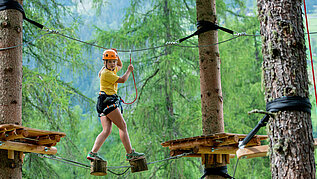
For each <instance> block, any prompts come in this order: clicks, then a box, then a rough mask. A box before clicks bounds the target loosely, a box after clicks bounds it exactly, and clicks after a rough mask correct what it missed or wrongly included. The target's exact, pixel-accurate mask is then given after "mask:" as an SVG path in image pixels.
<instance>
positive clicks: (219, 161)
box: [216, 154, 222, 163]
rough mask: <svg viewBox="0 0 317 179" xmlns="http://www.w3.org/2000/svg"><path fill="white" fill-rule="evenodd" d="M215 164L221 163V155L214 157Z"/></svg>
mask: <svg viewBox="0 0 317 179" xmlns="http://www.w3.org/2000/svg"><path fill="white" fill-rule="evenodd" d="M216 162H217V163H222V154H219V155H216Z"/></svg>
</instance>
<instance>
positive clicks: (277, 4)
mask: <svg viewBox="0 0 317 179" xmlns="http://www.w3.org/2000/svg"><path fill="white" fill-rule="evenodd" d="M301 2H302V1H301V0H292V1H291V0H258V11H259V20H260V23H261V35H262V41H263V42H262V44H263V45H262V47H263V48H262V53H263V58H264V59H263V73H264V84H265V100H266V102H269V101H272V100H274V99H276V98H280V97H282V96H301V97H308V96H309V91H308V74H307V64H306V52H305V50H306V47H305V38H304V31H303V29H304V27H303V18H302V9H301ZM268 135H269V138H270V158H271V166H272V168H271V171H272V178H273V179H274V178H278V179H280V178H315V160H314V146H313V135H312V122H311V116H310V114H309V113H306V112H299V111H283V112H279V113H277V116H276V117H275V118H274V119H272V118H271V119H270V121H269V133H268Z"/></svg>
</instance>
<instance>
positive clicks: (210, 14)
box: [196, 0, 225, 178]
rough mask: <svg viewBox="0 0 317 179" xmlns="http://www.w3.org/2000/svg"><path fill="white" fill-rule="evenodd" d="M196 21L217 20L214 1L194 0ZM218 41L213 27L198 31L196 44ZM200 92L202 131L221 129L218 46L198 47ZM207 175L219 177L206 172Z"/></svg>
mask: <svg viewBox="0 0 317 179" xmlns="http://www.w3.org/2000/svg"><path fill="white" fill-rule="evenodd" d="M196 10H197V21H201V20H205V21H211V22H213V23H217V16H216V1H215V0H197V1H196ZM217 42H218V32H217V31H216V30H213V31H209V32H205V33H202V34H200V35H199V36H198V44H199V45H200V46H201V45H210V44H214V43H217ZM199 63H200V88H201V89H200V91H201V110H202V127H203V129H202V130H203V134H204V135H208V134H214V133H219V132H224V121H223V103H222V90H221V78H220V58H219V49H218V45H211V46H208V47H199ZM224 165H225V164H213V165H205V168H215V167H219V166H224ZM207 178H223V177H220V176H214V175H208V176H207Z"/></svg>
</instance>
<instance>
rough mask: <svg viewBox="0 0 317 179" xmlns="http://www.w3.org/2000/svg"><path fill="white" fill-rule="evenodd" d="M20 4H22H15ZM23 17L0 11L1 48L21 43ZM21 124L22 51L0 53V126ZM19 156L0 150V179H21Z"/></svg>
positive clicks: (13, 11)
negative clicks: (9, 155) (12, 157)
mask: <svg viewBox="0 0 317 179" xmlns="http://www.w3.org/2000/svg"><path fill="white" fill-rule="evenodd" d="M18 2H19V3H21V4H22V0H20V1H18ZM22 21H23V17H22V13H21V12H20V11H18V10H13V9H8V10H3V11H0V48H4V47H10V46H15V45H19V44H21V43H22ZM21 123H22V47H17V48H13V49H9V50H4V51H0V124H18V125H21ZM18 156H19V153H18V152H15V157H14V160H11V159H8V151H6V150H0V159H1V162H0V178H22V162H21V161H20V157H18Z"/></svg>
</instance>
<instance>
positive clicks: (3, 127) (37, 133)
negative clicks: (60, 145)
mask: <svg viewBox="0 0 317 179" xmlns="http://www.w3.org/2000/svg"><path fill="white" fill-rule="evenodd" d="M13 129H24V130H27V131H28V132H29V137H34V136H42V135H60V136H61V137H64V136H66V134H65V133H63V132H55V131H46V130H40V129H33V128H28V127H24V126H20V125H15V124H2V125H0V133H1V132H5V131H11V130H13Z"/></svg>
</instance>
